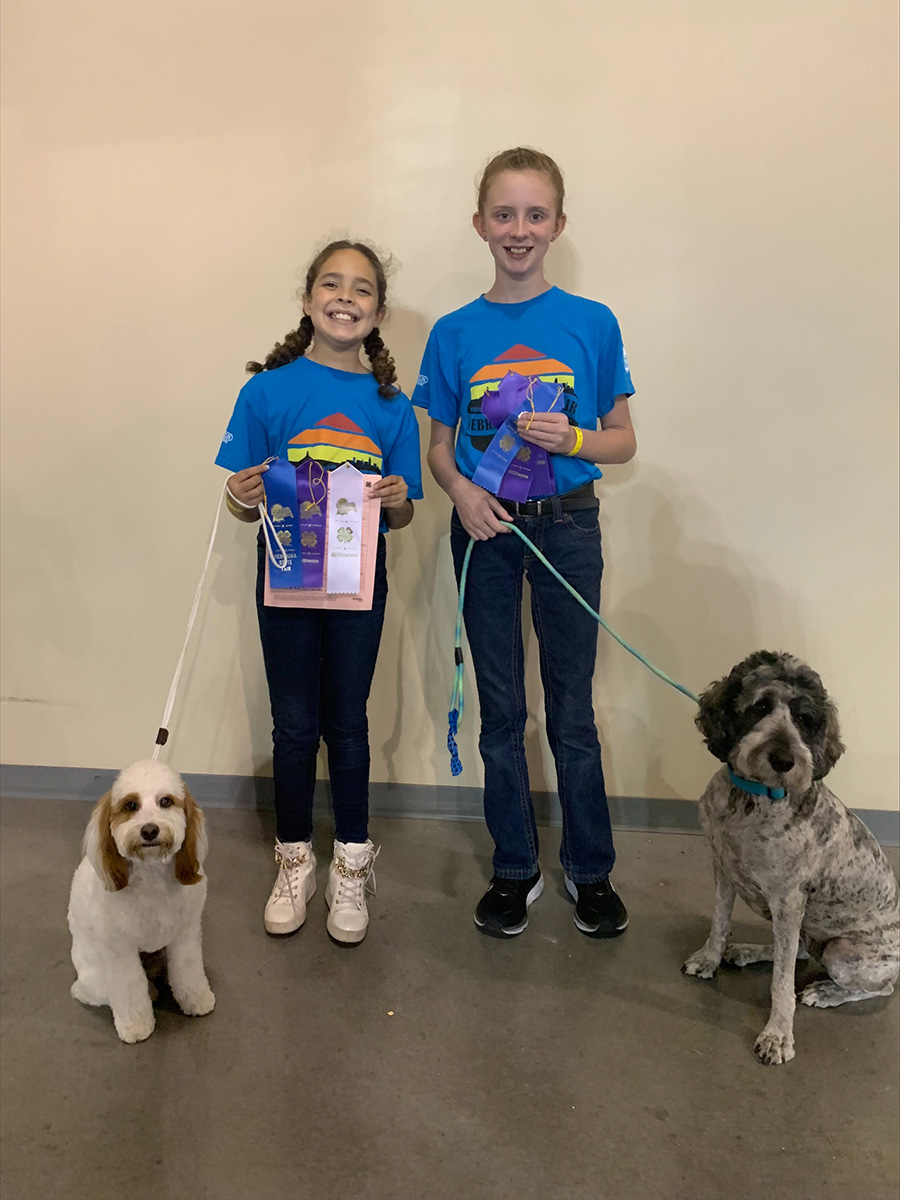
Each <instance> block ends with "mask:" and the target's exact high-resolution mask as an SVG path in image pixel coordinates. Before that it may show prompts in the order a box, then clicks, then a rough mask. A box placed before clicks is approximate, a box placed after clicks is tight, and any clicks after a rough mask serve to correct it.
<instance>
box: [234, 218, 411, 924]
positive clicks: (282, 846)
mask: <svg viewBox="0 0 900 1200" xmlns="http://www.w3.org/2000/svg"><path fill="white" fill-rule="evenodd" d="M386 292H387V285H386V280H385V271H384V267H383V265H382V263H381V261H380V259H379V258H378V256H377V254H375V252H374V251H373V250H371V249H370V248H369V247H368V246H366V245H365V244H364V243H360V242H349V241H338V242H332V243H330V245H328V246H326V247H325V249H324V250H322V251H321V253H320V254H318V255H316V257H315V259H313V262H312V263H311V264H310V267H309V271H308V272H307V276H306V286H305V289H304V292H303V318H302V320H301V321H300V325H299V327H298V328H297V329H295V330H293V331H292V332H290V333H289V334H288V335H287V336H286V337H285V339H284V341H283V342H278V343H276V345H275V348H274V349H273V350H272V352H271V353H270V354H269V355H268V357H267V358H266V360H265V362H264V363H258V362H248V363H247V370H248V371H250V372H251V373H252V374H253V378H252V379H250V380H249V381H248V382H247V383H246V384H245V385H244V387H243V388H242V389H241V392H240V395H239V396H238V398H237V403H236V404H235V407H234V412H233V414H232V417H231V421H230V422H229V425H228V430H227V432H226V434H225V437H224V438H223V440H222V445H221V448H220V450H219V453H218V455H217V457H216V463H217V464H218V465H219V466H222V467H226V468H227V469H228V470H229V471H232V472H234V474H232V475H231V476H230V477H229V479H228V493H226V501H227V504H228V508H229V511H230V512H231V513H232V514H233V515H234V516H235V517H237V518H238V520H241V521H248V522H249V521H256V520H258V519H259V512H258V509H257V507H256V506H257V505H258V504H259V502H260V501H261V500H262V499H263V496H264V489H263V483H262V476H263V474H264V472H265V471H266V470H267V469H268V468H267V466H266V465H265V460H266V459H269V458H271V457H273V456H276V455H277V456H279V457H281V458H286V459H289V460H290V461H293V462H297V461H300V460H301V459H303V458H306V457H310V458H312V459H314V460H315V461H317V462H320V463H321V464H322V466H323V467H324V468H325V469H330V468H332V467H335V466H338V465H339V464H340V463H342V462H352V463H353V464H354V465H355V466H358V467H359V468H360V470H363V471H365V470H369V471H372V470H375V471H377V472H379V473H380V474H381V476H382V478H381V479H380V480H378V481H377V482H376V483H375V484H374V485H373V486H372V489H371V490H372V494H373V495H376V496H378V497H379V498H380V500H381V531H380V533H379V536H378V551H377V557H376V567H375V587H374V594H373V599H372V608H371V610H370V611H357V610H352V611H351V610H346V611H337V610H334V611H332V610H328V609H316V608H280V607H273V606H269V607H267V606H266V605H265V603H264V595H265V564H266V551H265V543H264V540H263V538H262V534H261V533H260V535H259V538H258V543H259V545H258V572H257V585H256V607H257V615H258V619H259V631H260V638H261V641H262V649H263V661H264V663H265V670H266V679H267V681H268V685H269V698H270V701H271V707H272V721H273V726H274V728H273V734H272V740H273V756H272V761H273V775H274V784H275V814H276V841H275V861H276V863H277V865H278V874H277V876H276V879H275V886H274V887H273V889H272V893H271V895H270V896H269V899H268V902H267V904H266V908H265V915H264V921H265V928H266V931H267V932H268V933H269V934H271V935H272V936H273V937H285V936H288V935H290V934H293V933H296V932H297V930H298V929H299V928H300V927H301V925H302V924H303V922H304V921H305V920H306V908H307V903H308V901H309V900H310V899H311V898H312V896H313V894H314V893H315V890H316V876H315V869H316V859H315V855H314V853H313V848H312V840H311V839H312V811H313V792H314V790H315V783H316V759H317V756H318V751H319V739H320V737H321V738H323V739H324V741H325V745H326V747H327V750H328V766H329V774H330V778H331V793H332V800H333V804H334V823H335V830H334V833H335V842H334V855H333V858H332V863H331V870H330V872H329V878H328V888H327V891H326V901H327V903H328V906H329V913H328V919H327V928H328V932H329V934H330V935H331V937H332V938H333V939H334V940H335V941H337V942H339V943H341V944H343V945H355V944H358V943H359V942H361V941H362V939H363V938H364V937H365V934H366V929H367V927H368V921H369V918H368V910H367V906H366V889H367V885H369V886H370V887H372V890H374V886H373V885H374V877H373V872H372V868H373V864H374V860H375V856H376V853H377V851H376V849H375V847H374V845H373V844H372V842H371V841H370V840H369V832H368V810H369V736H368V720H367V715H366V707H367V703H368V699H369V690H370V688H371V685H372V677H373V674H374V671H375V661H376V658H377V655H378V645H379V642H380V639H381V629H382V625H383V623H384V610H385V602H386V599H387V571H386V544H385V533H386V532H388V531H390V530H394V529H402V528H403V527H404V526H405V525H408V524H409V523H410V521H411V520H412V518H413V506H412V500H414V499H415V500H420V499H421V498H422V479H421V466H420V457H419V430H418V425H417V423H416V418H415V415H414V413H413V409H412V406H411V404H410V402H409V400H408V399H407V397H406V396H404V395H403V393H402V392H401V391H400V389H399V388H398V387H397V385H396V382H395V380H396V370H395V367H394V360H393V359H392V358H391V355H390V352H389V351H388V349H387V347H386V346H385V344H384V342H383V341H382V340H381V335H380V333H379V330H378V326H379V324H380V322H381V321H382V320H383V319H384V315H385V299H386ZM361 350H362V351H364V352H365V354H366V357H367V358H368V360H369V363H370V364H371V370H369V369H368V368H367V367H365V366H364V365H363V364H362V362H361V361H360V351H361Z"/></svg>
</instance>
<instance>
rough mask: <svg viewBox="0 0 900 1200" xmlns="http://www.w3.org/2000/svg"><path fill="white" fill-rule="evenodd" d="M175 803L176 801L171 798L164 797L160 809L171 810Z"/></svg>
mask: <svg viewBox="0 0 900 1200" xmlns="http://www.w3.org/2000/svg"><path fill="white" fill-rule="evenodd" d="M174 803H175V801H174V800H173V799H172V797H171V796H163V798H162V799H161V800H160V802H159V807H160V808H171V807H172V805H173V804H174Z"/></svg>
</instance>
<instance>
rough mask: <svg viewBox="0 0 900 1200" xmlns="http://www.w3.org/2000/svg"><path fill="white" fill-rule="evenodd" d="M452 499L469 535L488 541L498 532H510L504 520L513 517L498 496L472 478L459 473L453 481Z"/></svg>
mask: <svg viewBox="0 0 900 1200" xmlns="http://www.w3.org/2000/svg"><path fill="white" fill-rule="evenodd" d="M450 499H451V500H452V501H453V503H454V504H455V506H456V511H457V513H458V514H459V519H460V521H462V524H463V528H464V529H465V531H466V533H467V534H468V535H469V537H473V538H475V540H476V541H479V542H486V541H488V540H489V539H490V538H492V537H496V535H497V534H498V533H509V529H508V528H507V527H506V526H505V525H503V524H502V522H503V521H511V520H512V517H511V516H510V515H509V513H508V512H507V511H506V509H505V508H504V507H503V505H502V504H501V502H500V501H499V500H498V499H497V497H496V496H492V495H491V493H490V492H486V491H485V490H484V488H481V487H479V486H478V484H477V483H473V482H472V481H471V479H466V477H465V476H464V475H459V476H458V477H457V479H455V480H454V482H453V486H452V489H451V491H450Z"/></svg>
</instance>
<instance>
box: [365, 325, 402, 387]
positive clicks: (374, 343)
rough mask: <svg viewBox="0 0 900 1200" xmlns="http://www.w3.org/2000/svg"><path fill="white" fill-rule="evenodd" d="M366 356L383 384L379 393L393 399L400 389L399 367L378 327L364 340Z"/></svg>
mask: <svg viewBox="0 0 900 1200" xmlns="http://www.w3.org/2000/svg"><path fill="white" fill-rule="evenodd" d="M363 349H364V350H365V352H366V357H367V358H368V360H369V362H370V363H371V364H372V374H373V375H374V376H375V378H376V380H377V381H378V383H379V384H380V385H381V386H380V387H379V388H378V392H379V395H381V396H383V397H384V398H385V400H393V398H394V397H395V396H396V395H397V393H398V392H399V391H400V389H399V388H398V387H397V368H396V367H395V366H394V360H393V359H392V358H391V352H390V350H388V348H387V346H386V345H385V344H384V342H383V341H382V340H381V333H380V331H379V330H378V328H377V327H376V328H375V329H373V330H372V332H371V333H370V334H369V335H368V337H367V338H366V340H365V341H364V342H363Z"/></svg>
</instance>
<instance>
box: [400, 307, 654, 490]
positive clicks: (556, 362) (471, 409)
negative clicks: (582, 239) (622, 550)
mask: <svg viewBox="0 0 900 1200" xmlns="http://www.w3.org/2000/svg"><path fill="white" fill-rule="evenodd" d="M508 371H518V372H519V374H521V375H528V376H537V377H538V378H540V379H544V380H547V381H548V382H550V383H557V384H562V386H563V388H564V389H565V392H564V395H565V405H564V409H563V411H564V412H565V413H566V416H568V418H569V420H570V421H571V422H572V423H573V424H575V425H580V426H581V428H582V429H596V428H597V422H598V421H599V419H600V417H602V416H604V415H605V414H606V413H608V412H609V411H610V409H611V408H612V407H613V403H614V401H615V399H616V397H617V396H631V395H633V394H634V387H633V386H632V383H631V375H630V374H629V370H628V359H627V357H626V355H625V348H624V346H623V345H622V335H621V333H620V332H619V323H618V321H617V320H616V318H615V317H614V316H613V314H612V313H611V312H610V310H609V309H608V308H607V307H606V305H605V304H598V303H597V302H596V301H595V300H586V299H584V297H582V296H572V295H570V294H569V293H568V292H564V291H562V290H561V289H560V288H556V287H552V288H550V290H549V291H546V292H543V293H542V294H541V295H540V296H535V297H534V299H532V300H524V301H522V302H521V303H520V304H496V303H494V302H493V301H490V300H485V298H484V296H479V298H478V299H477V300H473V301H472V303H471V304H467V305H465V307H464V308H459V309H457V310H456V312H452V313H449V314H448V315H447V316H446V317H441V319H440V320H439V321H438V322H437V323H436V324H435V326H434V328H433V329H432V331H431V335H430V337H429V338H428V345H427V346H426V347H425V356H424V358H423V359H422V369H421V373H420V375H419V381H418V383H417V384H416V387H415V390H414V391H413V397H412V399H413V404H417V405H419V406H420V407H422V408H427V410H428V415H429V416H430V417H433V418H434V419H435V420H436V421H440V422H442V424H444V425H450V426H454V427H455V426H456V425H457V423H460V429H459V432H458V435H457V439H456V465H457V466H458V468H459V470H460V471H461V472H462V474H463V475H465V476H466V478H467V479H471V478H472V476H473V475H474V473H475V469H476V467H477V466H478V463H479V461H480V459H481V456H482V454H483V453H484V451H485V450H486V449H487V447H488V446H489V445H490V443H491V440H492V439H493V436H494V433H495V432H496V431H495V429H494V427H493V426H492V425H491V423H490V421H488V420H487V418H486V417H485V416H484V415H483V413H482V411H481V397H482V396H483V394H484V393H485V392H486V391H487V390H488V389H489V388H496V387H497V385H498V383H499V381H500V380H501V379H502V378H503V376H504V375H505V374H506V373H507V372H508ZM551 462H552V464H553V472H554V476H555V478H556V490H557V493H563V492H571V491H574V489H575V488H578V487H581V486H582V485H583V484H585V483H588V482H590V481H591V480H593V479H600V477H601V475H602V472H601V471H600V468H599V467H597V466H596V465H595V464H594V463H590V462H587V461H585V460H584V459H583V458H569V457H568V456H567V455H564V454H553V455H551Z"/></svg>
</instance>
